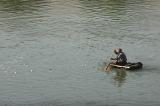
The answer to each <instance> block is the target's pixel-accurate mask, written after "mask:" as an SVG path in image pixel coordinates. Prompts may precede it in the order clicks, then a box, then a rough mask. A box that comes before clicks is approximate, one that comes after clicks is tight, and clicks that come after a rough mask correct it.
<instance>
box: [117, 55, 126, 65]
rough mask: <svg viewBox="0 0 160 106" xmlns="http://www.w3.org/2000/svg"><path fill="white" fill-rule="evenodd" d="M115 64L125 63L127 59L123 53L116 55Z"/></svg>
mask: <svg viewBox="0 0 160 106" xmlns="http://www.w3.org/2000/svg"><path fill="white" fill-rule="evenodd" d="M116 60H117V63H127V57H126V55H125V54H124V53H123V52H120V53H118V54H117V58H116Z"/></svg>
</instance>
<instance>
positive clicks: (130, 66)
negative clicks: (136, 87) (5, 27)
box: [110, 62, 143, 70]
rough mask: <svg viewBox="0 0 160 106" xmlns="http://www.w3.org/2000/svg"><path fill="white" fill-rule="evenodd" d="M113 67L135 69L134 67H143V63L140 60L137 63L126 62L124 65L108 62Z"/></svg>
mask: <svg viewBox="0 0 160 106" xmlns="http://www.w3.org/2000/svg"><path fill="white" fill-rule="evenodd" d="M110 65H111V66H112V67H114V68H123V69H126V70H136V69H141V68H142V67H143V64H142V63H141V62H137V63H127V64H126V65H124V66H121V65H115V64H110Z"/></svg>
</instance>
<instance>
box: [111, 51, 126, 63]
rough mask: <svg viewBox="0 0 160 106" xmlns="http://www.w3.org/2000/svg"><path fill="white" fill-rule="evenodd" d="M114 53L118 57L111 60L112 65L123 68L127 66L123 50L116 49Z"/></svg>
mask: <svg viewBox="0 0 160 106" xmlns="http://www.w3.org/2000/svg"><path fill="white" fill-rule="evenodd" d="M114 53H115V54H116V55H117V57H116V58H111V60H112V62H111V63H112V64H116V65H122V66H124V65H126V64H127V57H126V55H125V53H124V52H123V51H122V49H121V48H118V49H115V50H114Z"/></svg>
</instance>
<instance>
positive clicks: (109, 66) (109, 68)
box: [105, 63, 112, 71]
mask: <svg viewBox="0 0 160 106" xmlns="http://www.w3.org/2000/svg"><path fill="white" fill-rule="evenodd" d="M105 70H106V71H111V70H112V65H111V64H110V63H109V64H108V65H107V67H106V68H105Z"/></svg>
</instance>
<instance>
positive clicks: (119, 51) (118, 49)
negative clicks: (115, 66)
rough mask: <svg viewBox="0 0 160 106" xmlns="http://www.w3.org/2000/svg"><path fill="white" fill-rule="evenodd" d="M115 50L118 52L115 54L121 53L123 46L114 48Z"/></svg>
mask: <svg viewBox="0 0 160 106" xmlns="http://www.w3.org/2000/svg"><path fill="white" fill-rule="evenodd" d="M114 52H116V53H115V54H118V53H121V52H122V49H121V48H117V49H115V50H114Z"/></svg>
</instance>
